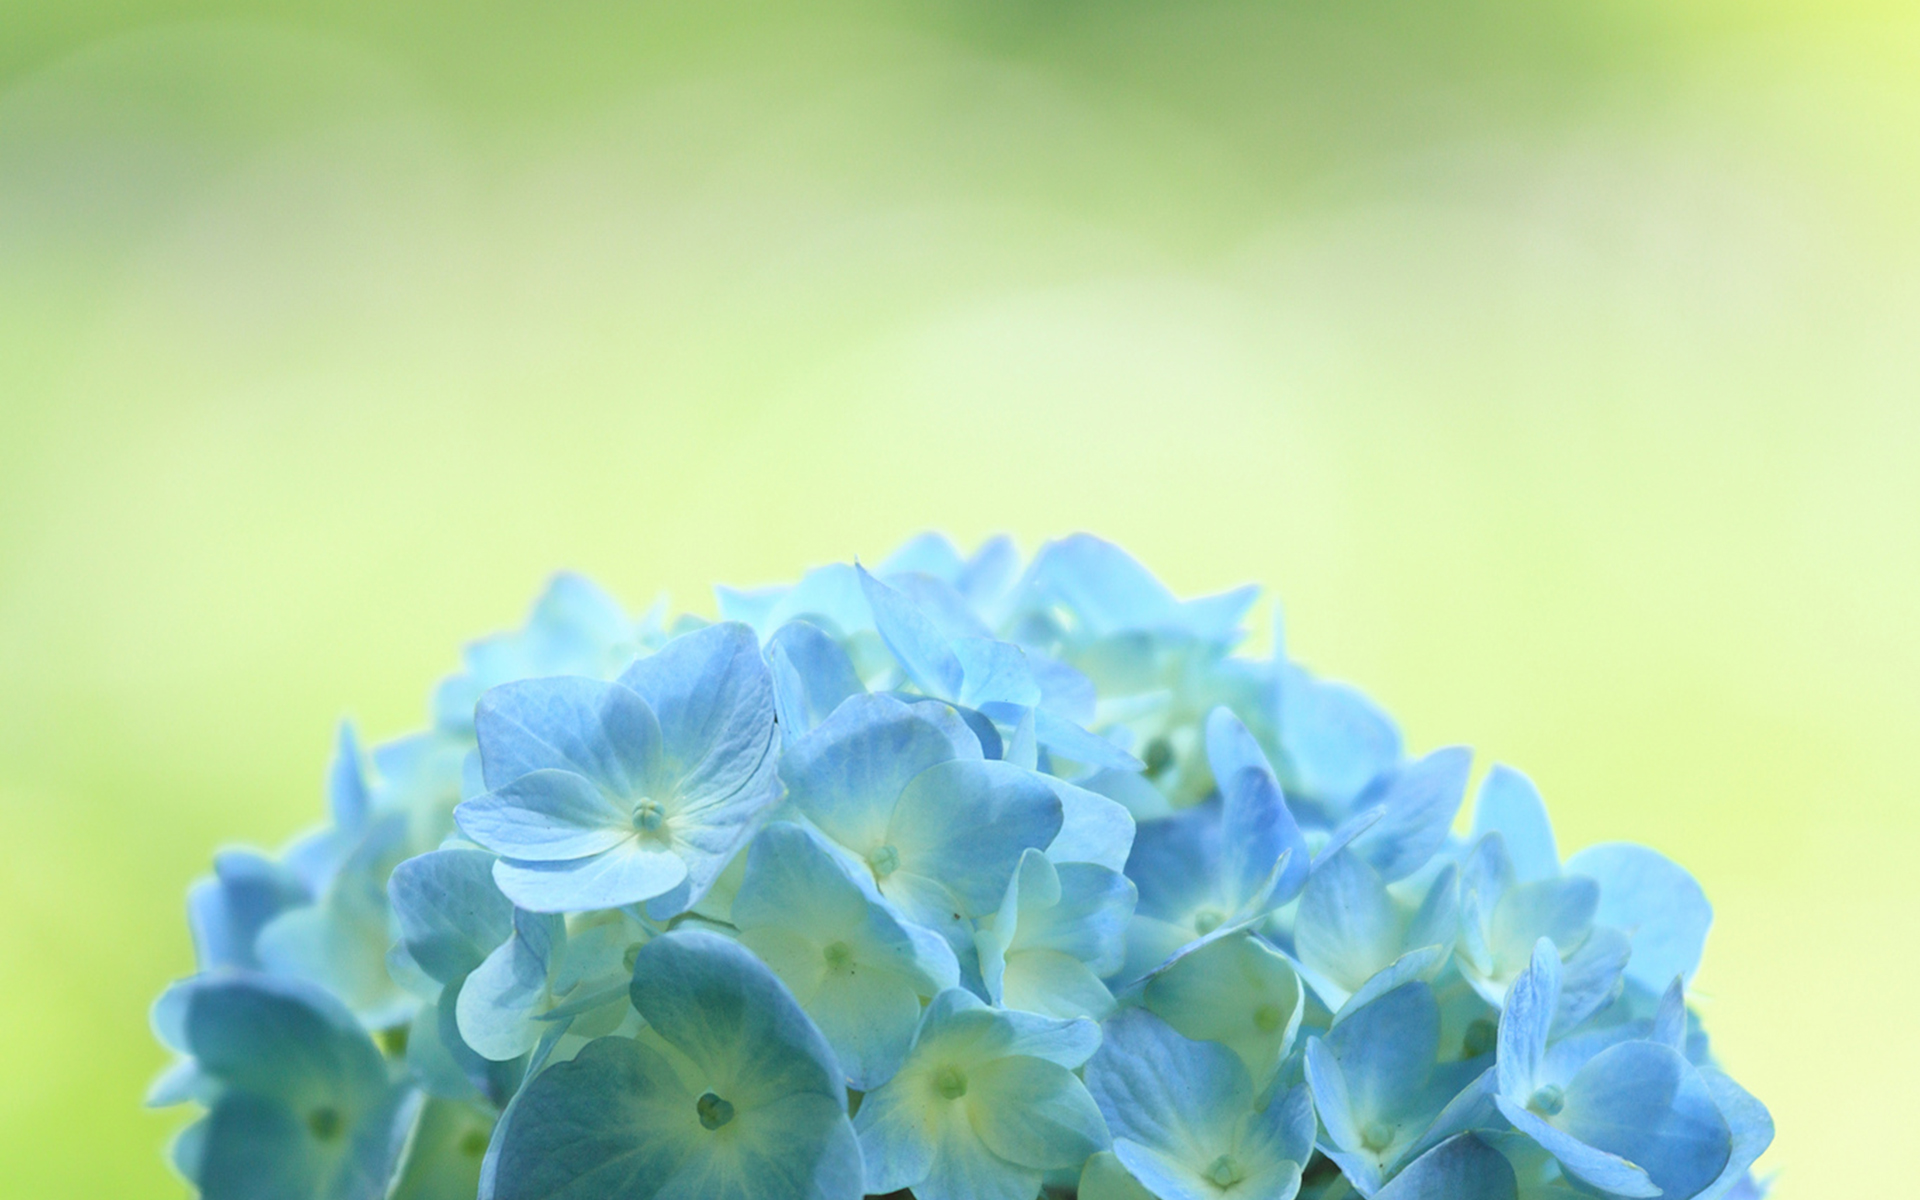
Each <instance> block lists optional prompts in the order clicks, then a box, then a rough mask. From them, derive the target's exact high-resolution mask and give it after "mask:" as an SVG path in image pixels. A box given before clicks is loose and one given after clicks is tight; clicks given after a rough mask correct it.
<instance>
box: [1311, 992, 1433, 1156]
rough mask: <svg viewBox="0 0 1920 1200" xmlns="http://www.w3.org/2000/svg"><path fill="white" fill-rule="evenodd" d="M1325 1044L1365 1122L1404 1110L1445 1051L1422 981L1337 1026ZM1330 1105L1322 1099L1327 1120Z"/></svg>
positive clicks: (1429, 994) (1353, 1107)
mask: <svg viewBox="0 0 1920 1200" xmlns="http://www.w3.org/2000/svg"><path fill="white" fill-rule="evenodd" d="M1325 1045H1326V1047H1327V1049H1329V1050H1330V1051H1332V1053H1333V1055H1334V1056H1335V1057H1336V1058H1338V1059H1339V1061H1340V1072H1341V1074H1342V1076H1343V1077H1344V1078H1345V1080H1346V1090H1347V1095H1348V1098H1349V1103H1350V1104H1351V1109H1350V1111H1351V1112H1353V1113H1354V1114H1356V1115H1359V1116H1360V1117H1362V1119H1365V1118H1367V1117H1372V1116H1385V1115H1389V1114H1395V1113H1399V1112H1401V1111H1404V1110H1405V1109H1406V1108H1407V1107H1408V1105H1409V1102H1412V1101H1416V1100H1417V1099H1418V1098H1419V1095H1420V1093H1421V1091H1422V1090H1424V1087H1425V1084H1426V1079H1427V1073H1428V1071H1429V1069H1430V1068H1431V1067H1432V1065H1433V1062H1434V1059H1435V1057H1436V1056H1437V1053H1438V1051H1439V1048H1440V1006H1439V1003H1438V1002H1437V1001H1436V1000H1435V999H1434V995H1433V989H1432V988H1430V987H1428V986H1427V985H1426V984H1424V983H1418V982H1416V983H1408V984H1404V985H1402V986H1400V987H1398V988H1395V989H1394V990H1393V991H1391V992H1388V993H1387V994H1386V995H1384V996H1382V997H1380V998H1379V999H1378V1000H1375V1001H1374V1002H1373V1003H1371V1004H1369V1005H1367V1006H1366V1007H1364V1008H1361V1009H1359V1010H1358V1011H1356V1012H1354V1013H1352V1014H1351V1015H1349V1016H1347V1017H1346V1018H1344V1019H1343V1020H1342V1021H1341V1023H1340V1024H1338V1025H1336V1026H1334V1027H1333V1029H1332V1030H1331V1031H1329V1032H1328V1034H1327V1036H1326V1039H1325ZM1317 1096H1318V1093H1316V1097H1317ZM1327 1107H1328V1106H1327V1103H1326V1101H1325V1100H1322V1101H1321V1105H1320V1110H1321V1115H1322V1119H1327V1118H1326V1112H1327ZM1358 1146H1359V1143H1357V1142H1356V1143H1353V1144H1352V1145H1351V1146H1349V1147H1346V1148H1349V1149H1354V1148H1358Z"/></svg>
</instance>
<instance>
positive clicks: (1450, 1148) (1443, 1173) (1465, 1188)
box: [1373, 1133, 1519, 1200]
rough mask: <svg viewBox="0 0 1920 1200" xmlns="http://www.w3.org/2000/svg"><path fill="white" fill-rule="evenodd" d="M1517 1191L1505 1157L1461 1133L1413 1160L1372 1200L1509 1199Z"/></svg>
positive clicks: (1511, 1168) (1468, 1134) (1469, 1135)
mask: <svg viewBox="0 0 1920 1200" xmlns="http://www.w3.org/2000/svg"><path fill="white" fill-rule="evenodd" d="M1518 1188H1519V1184H1518V1183H1517V1182H1516V1181H1515V1179H1514V1177H1513V1167H1512V1166H1511V1165H1509V1164H1508V1162H1507V1160H1506V1156H1505V1155H1503V1154H1501V1153H1500V1152H1499V1151H1498V1150H1495V1149H1494V1148H1493V1147H1491V1146H1489V1145H1487V1144H1486V1143H1485V1142H1483V1141H1481V1140H1480V1139H1479V1138H1477V1137H1474V1136H1473V1135H1472V1134H1470V1133H1463V1134H1458V1135H1456V1136H1454V1137H1450V1138H1448V1139H1447V1140H1446V1141H1444V1142H1441V1143H1440V1144H1439V1145H1437V1146H1435V1147H1434V1148H1433V1149H1431V1150H1429V1151H1427V1152H1426V1153H1425V1154H1423V1155H1421V1156H1420V1157H1419V1158H1417V1159H1415V1160H1414V1161H1413V1162H1412V1163H1411V1164H1409V1165H1408V1166H1407V1167H1406V1168H1405V1169H1403V1170H1402V1171H1401V1172H1400V1173H1399V1174H1397V1175H1395V1176H1394V1177H1393V1178H1392V1179H1391V1180H1389V1181H1388V1183H1387V1186H1385V1187H1383V1188H1381V1189H1380V1190H1379V1191H1378V1192H1375V1193H1374V1197H1373V1200H1512V1198H1513V1197H1514V1196H1516V1195H1518Z"/></svg>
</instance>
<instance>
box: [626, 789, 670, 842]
mask: <svg viewBox="0 0 1920 1200" xmlns="http://www.w3.org/2000/svg"><path fill="white" fill-rule="evenodd" d="M666 823H667V810H666V809H664V808H662V807H661V806H660V802H659V801H658V800H655V799H654V798H653V797H652V796H642V797H640V802H639V803H638V804H635V805H634V806H633V827H634V828H635V829H637V830H639V831H640V832H641V833H657V832H658V831H659V829H660V827H661V826H662V825H665V824H666Z"/></svg>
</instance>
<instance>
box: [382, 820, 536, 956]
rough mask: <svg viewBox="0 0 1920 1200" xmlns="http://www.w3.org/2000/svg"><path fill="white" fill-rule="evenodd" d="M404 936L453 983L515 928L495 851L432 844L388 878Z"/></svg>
mask: <svg viewBox="0 0 1920 1200" xmlns="http://www.w3.org/2000/svg"><path fill="white" fill-rule="evenodd" d="M387 895H388V897H389V898H390V899H391V901H392V904H393V915H394V919H395V921H396V922H397V924H398V925H399V928H400V940H401V942H402V943H403V944H404V945H405V946H406V948H407V953H409V954H411V955H412V956H413V960H414V961H415V962H417V963H419V964H420V966H421V967H422V968H423V969H424V970H425V971H426V972H427V974H429V975H431V976H433V977H434V978H435V979H437V980H439V981H440V982H441V983H452V982H453V981H454V980H456V979H458V978H459V977H460V976H462V975H465V974H466V973H467V972H469V971H471V970H473V969H474V968H475V967H477V966H479V965H480V964H481V962H483V961H484V960H485V959H486V957H487V955H489V954H491V953H493V950H494V947H496V946H498V945H499V944H500V943H501V942H503V941H505V940H506V939H507V938H508V937H509V936H510V935H511V934H512V932H513V904H512V902H510V901H509V900H508V899H507V898H506V897H505V896H503V895H501V894H500V889H499V888H498V887H496V886H494V882H493V856H492V855H490V854H486V853H484V852H482V851H479V850H434V851H432V852H430V853H427V854H422V855H420V856H418V857H416V858H410V859H408V860H407V861H406V862H403V863H401V864H400V865H399V866H398V867H395V868H394V870H393V874H392V876H390V877H389V878H388V880H387Z"/></svg>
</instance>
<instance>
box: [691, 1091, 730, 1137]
mask: <svg viewBox="0 0 1920 1200" xmlns="http://www.w3.org/2000/svg"><path fill="white" fill-rule="evenodd" d="M693 1110H694V1111H695V1112H697V1113H699V1114H700V1124H701V1125H702V1126H703V1127H704V1128H707V1129H718V1128H720V1127H721V1126H722V1125H725V1124H726V1123H727V1122H728V1121H731V1120H733V1105H731V1104H728V1103H727V1102H726V1101H725V1100H722V1099H721V1098H720V1097H718V1096H716V1095H714V1094H713V1093H712V1092H707V1093H706V1094H705V1095H703V1096H701V1097H700V1098H699V1099H698V1100H695V1101H694V1102H693Z"/></svg>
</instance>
